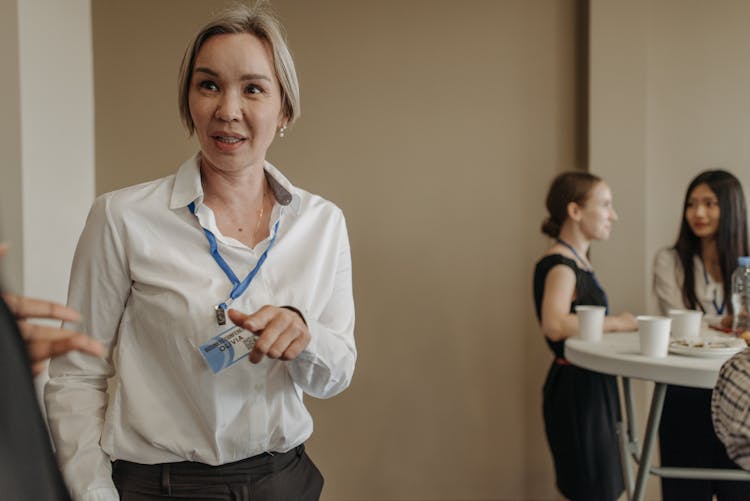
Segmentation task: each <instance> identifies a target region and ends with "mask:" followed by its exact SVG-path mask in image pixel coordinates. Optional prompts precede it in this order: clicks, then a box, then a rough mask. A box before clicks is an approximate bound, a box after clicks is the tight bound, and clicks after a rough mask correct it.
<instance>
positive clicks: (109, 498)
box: [81, 487, 120, 501]
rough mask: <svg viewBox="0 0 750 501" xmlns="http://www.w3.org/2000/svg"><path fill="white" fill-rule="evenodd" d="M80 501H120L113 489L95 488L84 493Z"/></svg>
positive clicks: (115, 490)
mask: <svg viewBox="0 0 750 501" xmlns="http://www.w3.org/2000/svg"><path fill="white" fill-rule="evenodd" d="M81 500H82V501H120V495H119V494H118V493H117V489H115V488H114V487H95V488H93V489H89V490H88V491H86V494H84V495H83V497H82V498H81Z"/></svg>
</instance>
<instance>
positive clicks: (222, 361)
mask: <svg viewBox="0 0 750 501" xmlns="http://www.w3.org/2000/svg"><path fill="white" fill-rule="evenodd" d="M255 339H256V336H255V334H253V333H252V332H250V331H249V330H246V329H243V328H242V327H238V326H236V325H233V326H232V327H230V328H228V329H227V330H225V331H223V332H221V333H220V334H219V335H218V336H214V337H213V338H211V340H210V341H208V342H207V343H204V344H202V345H201V346H200V347H199V350H200V352H201V355H203V358H204V359H205V360H206V362H207V363H208V366H209V367H211V370H212V371H213V373H214V374H218V373H219V372H221V371H222V370H224V369H226V368H227V367H229V366H231V365H234V364H235V363H237V362H239V361H240V360H242V359H244V358H245V357H246V356H247V354H248V353H250V351H251V350H252V349H253V346H255Z"/></svg>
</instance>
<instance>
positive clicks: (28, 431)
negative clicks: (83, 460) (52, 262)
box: [0, 299, 70, 501]
mask: <svg viewBox="0 0 750 501" xmlns="http://www.w3.org/2000/svg"><path fill="white" fill-rule="evenodd" d="M30 367H31V366H30V363H29V359H28V356H27V354H26V348H25V346H24V344H23V341H22V339H21V335H20V333H19V331H18V326H17V324H16V321H15V318H14V317H13V315H12V314H11V312H10V311H9V310H8V307H7V305H6V304H5V302H4V301H2V299H0V409H2V410H0V498H2V499H19V500H26V499H28V500H32V499H33V500H43V501H47V500H50V501H58V500H69V499H70V498H69V496H68V493H67V490H66V489H65V485H64V484H63V481H62V477H61V475H60V472H59V470H58V468H57V463H56V462H55V458H54V455H53V453H52V447H51V445H50V440H49V435H48V434H47V427H46V426H45V424H44V420H43V418H42V414H41V411H40V409H39V401H38V400H37V397H36V392H35V390H34V382H33V378H32V375H31V369H30Z"/></svg>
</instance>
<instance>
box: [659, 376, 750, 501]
mask: <svg viewBox="0 0 750 501" xmlns="http://www.w3.org/2000/svg"><path fill="white" fill-rule="evenodd" d="M659 446H660V452H661V464H662V466H683V467H689V468H735V469H737V468H739V467H738V466H737V465H736V464H735V463H734V462H733V461H732V460H731V459H729V456H727V452H726V450H725V449H724V444H722V443H721V441H719V438H718V437H717V436H716V433H715V432H714V427H713V423H712V422H711V390H704V389H701V388H687V387H684V386H672V385H669V386H668V387H667V395H666V398H665V399H664V410H663V412H662V417H661V423H660V425H659ZM661 492H662V499H663V501H711V500H712V499H713V498H714V495H716V498H717V499H718V501H747V500H750V482H740V481H727V480H723V481H720V480H692V479H674V478H672V479H670V478H662V480H661Z"/></svg>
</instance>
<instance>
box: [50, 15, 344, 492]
mask: <svg viewBox="0 0 750 501" xmlns="http://www.w3.org/2000/svg"><path fill="white" fill-rule="evenodd" d="M179 89H180V91H179V92H180V96H179V105H180V112H181V116H182V119H183V122H184V123H185V125H186V127H187V129H188V131H189V132H190V133H192V134H195V135H196V136H197V138H198V142H199V144H200V151H199V152H198V153H197V154H196V155H195V156H193V157H192V158H190V159H188V160H187V161H186V162H185V163H184V164H183V165H182V166H181V167H180V168H179V170H178V171H177V173H176V174H175V175H172V176H169V177H166V178H163V179H159V180H156V181H152V182H149V183H144V184H140V185H137V186H132V187H129V188H125V189H122V190H119V191H116V192H113V193H108V194H105V195H102V196H101V197H99V198H97V200H96V201H95V202H94V205H93V207H92V208H91V211H90V213H89V217H88V220H87V222H86V227H85V229H84V231H83V233H82V235H81V238H80V241H79V243H78V248H77V250H76V255H75V259H74V263H73V269H72V273H71V282H70V291H69V303H70V305H71V306H73V307H74V308H76V309H77V310H79V311H80V312H81V314H82V318H83V319H82V321H81V322H80V329H81V330H84V331H87V332H90V333H91V335H92V336H93V337H94V338H95V339H97V340H99V341H101V342H102V344H103V345H104V346H105V348H106V350H107V358H106V359H105V360H97V359H94V358H92V357H88V358H83V357H81V356H78V354H75V353H73V354H70V355H67V356H65V357H62V358H59V359H57V360H55V361H54V362H53V363H52V365H51V367H50V381H49V383H48V385H47V390H46V403H47V411H48V416H49V422H50V429H51V431H52V435H53V437H54V442H55V445H56V447H57V456H58V459H59V461H60V464H61V466H62V470H63V472H64V474H65V479H66V480H67V483H68V486H69V487H70V489H71V491H72V493H73V497H74V499H76V500H97V501H98V500H113V501H114V500H117V499H122V500H123V501H128V500H134V501H135V500H138V501H143V500H156V499H159V500H168V499H214V500H222V499H226V500H230V499H231V500H247V499H253V500H267V501H275V500H279V499H294V500H314V499H318V498H319V496H320V493H321V490H322V486H323V477H322V475H321V474H320V472H319V471H318V469H317V468H316V467H315V465H314V464H313V463H312V461H311V460H310V458H309V457H308V456H307V454H306V452H305V448H304V442H305V441H306V440H307V439H308V437H309V436H310V435H311V433H312V430H313V423H312V417H311V416H310V413H309V412H308V411H307V409H306V407H305V404H304V402H303V395H304V394H308V395H312V396H314V397H317V398H327V397H332V396H334V395H336V394H338V393H340V392H342V391H343V390H344V389H345V388H347V386H348V385H349V382H350V381H351V378H352V374H353V371H354V364H355V360H356V349H355V344H354V303H353V298H352V281H351V280H352V278H351V258H350V253H349V241H348V237H347V231H346V224H345V221H344V216H343V214H342V212H341V210H340V209H339V208H338V207H336V206H335V205H334V204H333V203H331V202H329V201H327V200H324V199H323V198H321V197H319V196H316V195H313V194H311V193H308V192H307V191H304V190H302V189H300V188H298V187H296V186H294V185H293V184H292V183H291V182H290V181H289V180H288V179H287V178H286V177H284V175H283V174H282V173H281V171H280V170H279V169H277V168H276V167H274V166H273V165H271V164H270V163H269V162H268V161H267V160H266V153H267V151H268V148H269V147H270V145H271V143H272V142H273V141H274V140H275V138H276V137H277V136H284V133H285V132H286V130H287V128H288V127H289V126H290V125H291V124H292V123H293V122H294V121H295V120H296V119H297V118H298V116H299V113H300V106H299V89H298V85H297V77H296V73H295V70H294V64H293V62H292V59H291V56H290V54H289V50H288V48H287V46H286V42H285V41H284V38H283V36H282V35H281V29H280V26H279V24H278V22H277V20H276V19H275V18H274V17H273V16H272V15H271V14H270V13H269V12H268V11H267V9H266V8H265V7H263V6H262V5H261V6H258V5H256V6H255V7H246V6H241V5H239V6H236V7H233V8H231V9H230V10H228V11H225V12H222V13H220V14H219V15H218V16H217V17H216V18H215V19H213V20H212V21H211V22H209V23H208V24H207V25H206V26H204V27H203V29H201V30H200V31H199V32H198V34H197V35H196V36H195V37H194V39H193V41H192V43H191V44H190V45H189V47H188V49H187V51H186V53H185V57H184V59H183V64H182V68H181V73H180V85H179ZM232 324H235V325H232ZM247 351H249V354H248V355H244V353H245V352H247Z"/></svg>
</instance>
